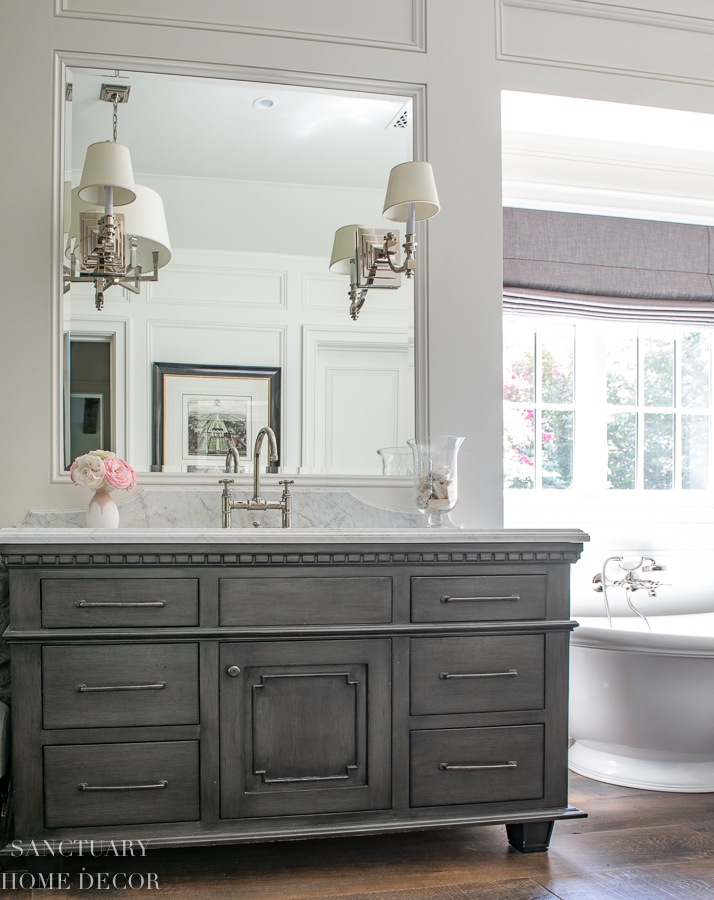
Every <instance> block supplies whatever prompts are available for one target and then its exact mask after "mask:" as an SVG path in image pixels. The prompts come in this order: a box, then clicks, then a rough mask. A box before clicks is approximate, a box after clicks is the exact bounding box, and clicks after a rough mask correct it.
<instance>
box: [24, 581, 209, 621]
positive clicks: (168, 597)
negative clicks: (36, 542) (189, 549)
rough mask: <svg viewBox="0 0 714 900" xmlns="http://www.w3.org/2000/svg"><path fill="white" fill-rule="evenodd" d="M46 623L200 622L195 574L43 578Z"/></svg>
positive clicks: (43, 602)
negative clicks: (189, 575)
mask: <svg viewBox="0 0 714 900" xmlns="http://www.w3.org/2000/svg"><path fill="white" fill-rule="evenodd" d="M41 596H42V627H43V628H112V627H115V626H119V627H126V628H133V627H142V626H144V625H152V626H154V625H158V626H165V627H181V626H188V625H198V579H197V578H43V579H42V582H41Z"/></svg>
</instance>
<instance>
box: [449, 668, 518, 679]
mask: <svg viewBox="0 0 714 900" xmlns="http://www.w3.org/2000/svg"><path fill="white" fill-rule="evenodd" d="M504 675H518V669H509V670H508V671H507V672H478V673H476V674H474V675H450V674H449V673H448V672H439V678H501V677H502V676H504Z"/></svg>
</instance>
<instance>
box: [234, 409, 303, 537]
mask: <svg viewBox="0 0 714 900" xmlns="http://www.w3.org/2000/svg"><path fill="white" fill-rule="evenodd" d="M266 436H267V438H268V444H269V446H270V451H269V456H270V460H269V462H271V463H276V462H277V461H278V442H277V441H276V439H275V432H274V431H273V429H272V428H268V427H267V426H266V427H265V428H261V429H260V431H259V432H258V434H257V436H256V439H255V449H254V451H253V497H252V499H250V500H234V499H233V498H232V497H231V492H230V490H229V488H228V485H229V484H233V479H232V478H223V479H221V480H220V481H219V482H218V483H219V484H222V485H223V494H222V512H223V515H222V520H223V527H224V528H230V527H231V510H234V509H249V510H253V511H255V512H262V511H263V510H266V509H280V510H282V512H283V528H290V524H291V513H292V494H291V493H290V489H289V487H288V485H290V484H294V483H295V482H294V481H280V482H278V483H279V484H282V485H283V494H282V497H281V498H280V500H264V499H263V498H262V497H261V496H260V451H261V449H262V447H263V438H264V437H266ZM231 455H232V454H231V451H230V450H229V451H228V454H226V470H227V471H229V469H228V466H229V465H230V462H229V457H230V456H231ZM236 455H237V454H236ZM235 459H236V457H233V460H234V463H235ZM266 471H268V472H270V471H271V466H268V468H267V469H266Z"/></svg>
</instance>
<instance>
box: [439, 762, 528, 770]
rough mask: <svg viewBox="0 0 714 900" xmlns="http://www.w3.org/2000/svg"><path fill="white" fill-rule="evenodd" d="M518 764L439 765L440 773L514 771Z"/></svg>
mask: <svg viewBox="0 0 714 900" xmlns="http://www.w3.org/2000/svg"><path fill="white" fill-rule="evenodd" d="M517 766H518V763H517V762H516V761H515V760H513V759H512V760H510V761H509V762H507V763H496V765H493V766H450V765H449V764H448V763H439V768H440V769H441V771H442V772H476V771H478V770H479V769H515V768H516V767H517Z"/></svg>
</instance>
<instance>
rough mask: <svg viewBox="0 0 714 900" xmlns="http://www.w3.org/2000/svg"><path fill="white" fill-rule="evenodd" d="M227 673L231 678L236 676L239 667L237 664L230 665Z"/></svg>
mask: <svg viewBox="0 0 714 900" xmlns="http://www.w3.org/2000/svg"><path fill="white" fill-rule="evenodd" d="M228 674H229V675H230V676H231V678H237V677H238V676H239V675H240V668H239V667H238V666H230V667H229V668H228Z"/></svg>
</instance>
